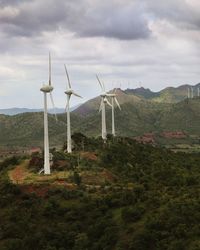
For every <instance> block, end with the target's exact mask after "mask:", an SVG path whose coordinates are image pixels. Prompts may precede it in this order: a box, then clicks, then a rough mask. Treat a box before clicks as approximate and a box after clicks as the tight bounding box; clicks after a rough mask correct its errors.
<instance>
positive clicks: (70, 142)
mask: <svg viewBox="0 0 200 250" xmlns="http://www.w3.org/2000/svg"><path fill="white" fill-rule="evenodd" d="M64 67H65V72H66V75H67V83H68V84H67V88H66V91H65V94H66V95H67V104H66V112H67V152H68V153H71V152H72V141H71V124H70V106H69V100H70V98H71V95H75V96H77V97H80V98H82V96H80V95H78V94H76V93H75V92H74V91H73V90H72V87H71V83H70V79H69V74H68V72H67V68H66V65H64Z"/></svg>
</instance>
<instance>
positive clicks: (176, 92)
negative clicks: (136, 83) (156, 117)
mask: <svg viewBox="0 0 200 250" xmlns="http://www.w3.org/2000/svg"><path fill="white" fill-rule="evenodd" d="M199 87H200V84H199V83H198V84H196V85H193V86H192V85H188V84H187V85H181V86H179V87H167V88H165V89H163V90H161V91H159V92H153V91H151V90H150V89H145V88H143V87H141V88H137V89H127V90H125V91H124V92H125V93H126V94H129V95H136V96H138V97H140V98H143V99H146V100H151V101H154V102H159V103H178V102H180V101H183V100H185V99H187V97H188V88H190V90H191V88H193V96H194V97H196V96H197V95H198V88H199Z"/></svg>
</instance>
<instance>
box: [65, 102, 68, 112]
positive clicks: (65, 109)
mask: <svg viewBox="0 0 200 250" xmlns="http://www.w3.org/2000/svg"><path fill="white" fill-rule="evenodd" d="M67 107H68V105H67V103H66V106H65V113H67Z"/></svg>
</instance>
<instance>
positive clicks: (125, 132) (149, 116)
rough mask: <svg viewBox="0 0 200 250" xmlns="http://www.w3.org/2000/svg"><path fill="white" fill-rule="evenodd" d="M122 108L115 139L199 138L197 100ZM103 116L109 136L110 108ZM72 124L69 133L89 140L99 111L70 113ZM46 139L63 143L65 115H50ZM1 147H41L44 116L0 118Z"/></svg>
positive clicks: (95, 131)
mask: <svg viewBox="0 0 200 250" xmlns="http://www.w3.org/2000/svg"><path fill="white" fill-rule="evenodd" d="M131 98H132V97H131ZM121 108H122V110H121V111H120V110H117V109H116V113H115V116H116V130H117V134H118V135H121V136H130V137H135V136H139V135H142V134H144V133H148V132H152V131H153V132H162V131H183V132H185V133H188V134H189V135H197V136H199V135H200V130H199V124H200V113H199V110H200V98H198V97H196V98H193V99H186V100H184V101H182V102H179V103H176V104H165V103H156V102H152V101H142V100H140V99H137V100H136V99H133V100H132V102H124V103H123V102H122V103H121ZM97 109H98V108H97ZM106 116H107V128H108V133H111V110H110V108H108V109H107V114H106ZM71 120H72V132H82V133H84V134H86V135H88V136H100V135H101V114H100V113H99V112H98V110H93V111H92V112H91V113H90V114H88V115H85V116H83V115H80V114H79V113H77V112H72V113H71ZM49 135H50V143H51V146H56V145H62V144H63V143H64V141H65V140H66V114H60V115H58V122H56V120H55V118H54V116H53V115H49ZM0 144H1V146H12V145H13V146H25V147H32V146H42V145H43V113H42V112H40V113H24V114H18V115H15V116H5V115H0Z"/></svg>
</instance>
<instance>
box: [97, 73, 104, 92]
mask: <svg viewBox="0 0 200 250" xmlns="http://www.w3.org/2000/svg"><path fill="white" fill-rule="evenodd" d="M96 78H97V80H98V82H99V84H100V86H101V90H102V91H104V89H103V85H102V83H101V81H100V80H99V77H98V75H96Z"/></svg>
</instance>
